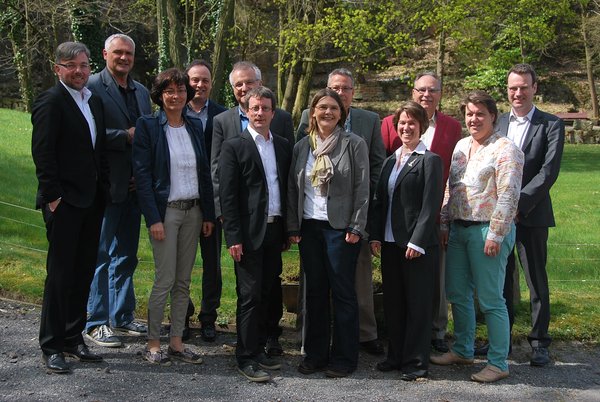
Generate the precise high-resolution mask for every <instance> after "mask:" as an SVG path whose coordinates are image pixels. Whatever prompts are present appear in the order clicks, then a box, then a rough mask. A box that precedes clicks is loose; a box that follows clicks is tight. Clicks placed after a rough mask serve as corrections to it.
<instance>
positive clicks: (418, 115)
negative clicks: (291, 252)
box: [32, 34, 564, 382]
mask: <svg viewBox="0 0 600 402" xmlns="http://www.w3.org/2000/svg"><path fill="white" fill-rule="evenodd" d="M103 54H104V58H105V60H106V68H105V69H104V70H102V71H101V72H100V73H98V74H94V75H93V76H91V77H90V64H89V50H88V49H87V48H86V47H85V45H83V44H81V43H77V42H65V43H63V44H61V45H60V46H59V47H58V48H57V51H56V60H55V63H54V71H55V73H56V74H57V76H58V78H59V80H60V82H59V83H58V84H57V85H56V86H55V87H53V88H51V89H49V90H48V91H46V92H44V93H42V94H41V95H40V96H39V97H38V99H37V100H36V102H35V105H34V108H33V113H32V122H33V138H32V154H33V158H34V162H35V165H36V174H37V176H38V180H39V188H38V196H37V203H36V204H37V207H38V208H41V209H42V211H43V216H44V220H45V222H46V228H47V237H48V241H49V251H48V261H47V278H46V283H45V289H44V302H43V308H42V320H41V325H40V346H41V348H42V352H43V354H42V356H43V360H44V363H45V365H46V368H47V370H49V371H51V372H56V373H65V372H70V370H71V369H70V366H69V365H68V364H67V362H66V360H65V356H69V357H73V358H76V359H79V360H81V361H87V362H97V361H101V360H102V358H101V357H100V356H98V355H96V354H94V353H92V352H91V351H90V350H89V349H88V347H87V346H86V344H85V342H84V336H85V337H86V338H87V339H89V340H91V341H92V342H94V343H96V344H98V345H101V346H106V347H118V346H120V345H121V341H120V339H119V338H118V336H117V334H116V332H121V333H129V334H137V335H146V336H147V347H146V350H145V353H144V358H145V359H146V360H147V361H149V362H151V363H154V364H159V365H169V364H171V361H172V360H173V359H175V360H179V361H183V362H186V363H191V364H199V363H201V362H202V356H201V355H200V354H199V353H198V352H197V351H196V350H194V349H193V348H192V347H191V346H187V345H185V344H184V341H185V340H186V339H187V338H188V337H189V319H190V317H191V316H192V315H193V314H194V310H195V307H194V305H193V303H192V300H191V298H190V280H191V272H192V268H193V264H194V261H195V257H196V252H197V248H198V244H200V249H201V254H202V259H203V281H202V282H203V284H202V301H201V306H200V315H199V316H198V318H199V321H200V323H201V337H202V339H203V340H204V341H207V342H211V341H214V340H215V337H216V331H215V325H214V323H215V320H216V314H217V313H216V311H217V308H218V307H219V300H220V293H221V287H222V283H221V261H220V250H221V241H222V238H223V237H224V240H225V243H226V248H227V250H228V252H229V254H230V256H231V258H232V259H233V261H234V267H235V268H234V269H235V275H236V293H237V309H236V328H237V343H236V352H235V356H236V361H237V367H238V371H239V372H240V374H241V375H243V376H244V377H245V378H247V379H249V380H251V381H256V382H262V381H268V380H269V379H270V378H271V375H270V373H269V371H270V370H277V369H279V368H280V367H281V362H280V361H279V360H278V358H277V356H279V355H281V354H282V353H283V348H282V347H281V344H280V343H279V337H280V335H281V328H280V326H279V321H280V319H281V317H282V314H283V310H282V297H281V279H280V274H281V271H282V257H281V254H282V252H283V251H285V250H287V249H288V248H289V247H290V245H291V244H297V245H298V248H299V251H300V262H301V267H302V280H303V286H304V287H305V292H304V300H303V302H304V303H305V316H304V317H303V325H304V329H303V334H304V336H303V350H304V354H305V355H304V358H303V360H302V361H301V363H300V364H299V366H298V371H299V372H300V373H302V374H305V375H310V374H313V373H316V372H320V371H324V373H325V375H326V376H327V377H345V376H348V375H350V374H351V373H352V372H353V371H354V370H356V368H357V365H358V357H359V350H360V349H363V350H364V351H366V352H368V353H372V354H378V355H381V354H384V347H383V345H382V344H381V342H380V341H379V340H378V337H377V325H376V321H375V316H374V307H373V296H372V265H371V259H372V256H375V257H381V270H382V279H383V293H384V314H385V324H386V337H387V339H388V347H387V356H386V358H385V360H383V361H382V362H380V363H378V364H377V369H378V370H380V371H393V370H398V371H400V372H401V377H400V378H401V379H403V380H406V381H414V380H416V379H418V378H423V377H426V376H427V375H428V370H429V363H430V362H431V363H434V364H442V365H446V364H472V363H473V358H474V355H475V353H476V352H477V351H478V350H476V348H475V345H474V334H475V306H474V293H475V292H476V294H477V299H478V302H479V307H480V309H481V311H482V313H483V314H484V316H485V319H486V324H487V326H488V336H489V347H487V348H486V350H485V351H484V352H485V353H486V354H487V358H488V364H487V365H486V366H485V367H484V369H483V370H481V371H480V372H478V373H476V374H473V375H472V376H471V378H472V379H473V380H474V381H480V382H493V381H497V380H499V379H502V378H505V377H507V376H508V365H507V356H508V354H509V351H510V343H511V336H510V333H511V328H512V323H513V322H514V317H513V315H514V314H513V309H512V273H513V272H514V269H515V258H514V255H513V254H514V252H513V249H514V248H515V244H516V250H517V254H518V257H519V259H520V261H521V265H522V266H523V268H524V271H525V274H526V275H525V276H526V278H527V284H528V286H529V288H530V293H531V305H532V324H533V329H532V331H531V333H530V335H529V337H528V339H529V341H530V343H531V346H532V356H531V364H532V365H537V366H543V365H546V364H547V363H548V362H549V355H548V346H549V344H550V341H551V338H550V337H549V335H548V324H549V317H550V309H549V291H548V281H547V276H546V270H545V264H546V254H547V253H546V240H547V237H548V227H550V226H553V225H554V221H553V218H552V208H551V202H550V197H549V189H550V187H551V186H552V184H553V183H554V181H555V180H556V178H557V176H558V171H559V169H560V159H561V154H562V147H563V143H564V127H563V125H562V122H561V121H560V119H558V118H556V117H555V116H552V115H550V114H547V113H543V112H541V111H539V110H537V109H536V108H535V106H534V105H533V99H534V95H535V93H536V90H537V77H536V75H535V72H534V70H533V68H532V67H531V66H529V65H526V64H519V65H516V66H514V67H513V68H512V69H511V70H510V71H509V73H508V75H507V79H508V85H507V87H508V98H509V101H510V103H511V106H512V109H511V112H510V113H505V114H503V115H500V114H499V112H498V110H497V107H496V103H495V101H494V99H493V98H492V97H490V96H489V95H488V94H486V93H485V92H482V91H474V92H472V93H470V94H469V95H468V96H467V97H466V98H465V99H464V101H463V102H462V103H461V114H462V115H463V116H464V118H465V125H466V128H467V131H468V133H469V135H468V136H467V137H466V138H462V133H461V131H462V129H461V124H460V123H459V122H458V121H456V120H455V119H453V118H451V117H449V116H446V115H444V114H443V113H441V112H440V111H439V110H437V109H438V105H439V103H440V99H441V95H442V93H441V81H440V79H439V78H438V77H437V76H436V75H435V74H433V73H430V72H426V73H422V74H419V75H417V77H416V79H415V82H414V87H413V90H412V94H413V96H412V100H411V101H408V102H405V103H403V104H402V105H401V106H400V107H399V108H398V109H397V110H396V112H395V113H394V114H393V115H391V116H388V117H386V118H385V119H383V121H382V122H380V120H379V117H378V116H377V114H375V113H373V112H369V111H366V110H363V109H359V108H356V107H353V106H352V100H353V95H354V79H353V77H352V74H351V72H350V71H348V70H347V69H344V68H340V69H336V70H333V71H332V72H331V73H330V74H329V76H328V82H327V87H326V88H323V89H321V90H319V91H317V92H316V94H315V95H314V96H313V98H312V101H311V102H310V107H309V108H308V109H307V110H305V111H304V112H303V114H302V119H301V122H300V125H299V127H298V129H297V131H296V135H295V136H294V129H293V124H292V119H291V115H290V114H289V113H287V112H285V111H283V110H281V109H279V108H277V107H276V99H275V95H274V94H273V92H272V91H271V90H270V89H268V88H266V87H264V86H262V77H261V72H260V70H259V69H258V67H256V65H254V64H253V63H250V62H247V61H242V62H238V63H236V64H235V65H234V66H233V68H232V71H231V73H230V75H229V81H230V84H231V86H232V89H233V93H234V96H235V98H236V101H237V102H238V105H237V106H235V107H233V108H231V109H229V110H227V109H225V108H224V107H222V106H220V105H218V104H216V103H214V102H211V101H209V99H208V98H209V95H210V90H211V71H210V70H211V69H210V65H209V64H208V63H206V62H205V61H202V60H197V61H194V62H192V63H191V64H190V65H189V66H188V68H187V69H186V71H182V70H179V69H176V68H171V69H168V70H165V71H163V72H161V73H159V74H158V75H157V76H156V78H155V79H154V82H153V85H152V88H151V90H150V91H148V90H147V89H145V88H144V87H143V86H142V85H141V84H140V83H138V82H137V81H134V80H133V79H132V78H131V77H130V72H131V69H132V67H133V60H134V54H135V44H134V42H133V40H132V39H131V38H130V37H129V36H127V35H123V34H115V35H112V36H110V37H109V38H108V39H107V40H106V42H105V48H104V51H103ZM88 78H89V81H88ZM150 99H151V100H152V101H153V102H154V103H155V104H156V105H157V107H158V111H156V112H155V113H153V114H152V113H151V106H150ZM461 138H462V139H461ZM386 157H387V158H386ZM142 214H143V215H144V218H145V222H146V225H147V227H148V232H149V237H150V243H151V245H152V250H153V255H154V266H155V279H154V284H153V287H152V292H151V294H150V298H149V300H148V322H147V327H146V326H145V325H143V324H141V323H139V322H136V321H135V320H134V317H133V311H134V309H135V295H134V292H133V282H132V277H133V273H134V271H135V267H136V265H137V258H136V252H137V246H138V241H139V226H140V221H141V215H142ZM223 235H224V236H223ZM94 268H95V269H94ZM169 297H170V321H171V325H170V329H169V342H168V346H167V349H166V351H164V350H163V349H162V348H161V345H160V334H161V326H162V322H163V319H164V312H165V307H166V304H167V300H168V298H169ZM447 302H450V303H451V305H452V312H453V319H454V336H455V342H454V343H453V344H452V347H451V348H449V347H448V344H447V341H446V326H447V321H448V305H447ZM86 307H87V308H86ZM113 330H114V332H113ZM432 349H433V350H435V351H437V352H441V353H443V354H434V355H432V354H431V350H432ZM479 349H481V348H479Z"/></svg>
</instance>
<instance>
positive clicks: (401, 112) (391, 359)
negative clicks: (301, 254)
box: [369, 102, 443, 381]
mask: <svg viewBox="0 0 600 402" xmlns="http://www.w3.org/2000/svg"><path fill="white" fill-rule="evenodd" d="M394 125H396V127H397V131H398V136H399V137H400V139H401V140H402V146H401V147H400V148H398V150H396V152H394V153H393V154H392V155H390V156H389V157H388V158H387V159H386V160H385V162H384V163H383V168H382V170H381V175H380V177H379V183H378V185H377V190H376V193H375V198H374V200H373V202H372V205H371V208H370V217H369V222H370V228H369V229H370V230H369V233H370V236H371V237H370V243H371V252H372V253H373V255H375V256H379V255H380V254H381V274H382V278H383V303H384V304H383V307H384V314H385V321H386V327H387V335H388V339H389V348H388V354H387V359H386V360H385V361H383V362H380V363H379V364H377V369H378V370H380V371H392V370H401V371H402V375H401V377H400V378H401V379H403V380H405V381H414V380H416V379H417V378H422V377H426V376H427V369H428V364H429V347H430V338H431V337H430V334H431V315H432V308H433V307H432V301H433V290H434V272H435V271H434V270H435V269H438V243H439V242H438V234H437V227H436V218H437V216H438V213H439V211H440V205H441V202H442V191H443V190H442V188H443V187H442V161H441V159H440V157H439V156H438V155H436V154H434V153H432V152H429V151H428V150H427V148H426V147H425V145H424V144H423V143H422V142H421V140H420V137H421V135H422V134H423V133H424V132H425V131H426V130H427V127H428V126H429V119H428V118H427V112H426V111H425V109H423V107H421V105H419V104H418V103H415V102H407V103H405V104H404V105H402V106H401V107H400V108H399V109H398V110H397V111H396V113H395V115H394Z"/></svg>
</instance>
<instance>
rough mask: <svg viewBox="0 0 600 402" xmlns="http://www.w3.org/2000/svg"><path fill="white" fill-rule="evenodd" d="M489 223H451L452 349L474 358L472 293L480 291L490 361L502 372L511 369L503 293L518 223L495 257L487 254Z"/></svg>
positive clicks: (448, 288)
mask: <svg viewBox="0 0 600 402" xmlns="http://www.w3.org/2000/svg"><path fill="white" fill-rule="evenodd" d="M488 228H489V225H488V224H483V225H474V226H469V227H463V226H460V225H458V224H452V226H451V228H450V236H449V238H448V249H447V253H446V295H447V297H448V301H449V302H450V303H452V316H453V317H454V336H455V338H456V342H455V343H454V345H453V346H452V351H453V352H454V353H456V354H457V355H459V356H461V357H464V358H467V359H471V358H473V354H474V350H473V342H474V338H475V306H474V305H473V293H474V290H475V289H476V290H477V298H478V300H479V308H480V309H481V312H482V313H483V314H484V316H485V323H486V325H487V328H488V338H489V343H490V348H489V351H488V355H487V358H488V363H489V364H491V365H492V366H495V367H497V368H499V369H500V370H502V371H506V370H507V369H508V364H507V362H506V358H507V356H508V348H509V343H510V330H509V322H508V312H507V310H506V301H505V300H504V296H502V293H503V289H504V276H505V273H506V260H507V259H508V255H509V253H510V252H511V251H512V248H513V246H514V244H515V226H514V225H512V227H511V230H510V232H509V233H508V234H507V235H506V236H505V237H504V241H503V242H502V244H501V245H500V252H499V253H498V255H496V256H495V257H488V256H487V255H485V254H484V252H483V248H484V244H485V240H486V236H487V232H488Z"/></svg>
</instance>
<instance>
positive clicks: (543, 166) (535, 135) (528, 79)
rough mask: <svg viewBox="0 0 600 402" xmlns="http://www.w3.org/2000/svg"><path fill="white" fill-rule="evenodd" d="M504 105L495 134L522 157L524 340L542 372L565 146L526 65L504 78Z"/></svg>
mask: <svg viewBox="0 0 600 402" xmlns="http://www.w3.org/2000/svg"><path fill="white" fill-rule="evenodd" d="M507 81H508V85H507V88H508V100H509V102H510V104H511V106H512V108H511V111H510V112H509V113H504V114H503V115H501V116H500V118H499V120H498V131H499V132H500V133H501V134H503V135H506V136H508V138H510V139H511V140H513V141H514V142H515V144H516V145H517V146H518V147H519V148H520V149H521V150H522V151H523V153H524V154H525V164H524V166H523V182H522V188H521V195H520V198H519V207H518V215H517V218H516V224H517V238H516V244H515V248H516V250H517V253H518V255H519V260H520V261H521V266H522V267H523V270H524V272H525V279H526V280H527V286H528V287H529V294H530V301H531V323H532V330H531V332H530V333H529V335H528V337H527V339H528V340H529V343H530V345H531V348H532V354H531V361H530V363H531V365H532V366H545V365H546V364H548V362H549V361H550V358H549V354H548V346H550V342H551V341H552V338H551V337H550V335H549V334H548V326H549V324H550V291H549V289H548V275H547V273H546V260H547V255H548V250H547V241H548V228H549V227H553V226H555V222H554V214H553V212H552V201H551V200H550V188H551V187H552V185H553V184H554V182H555V181H556V179H557V177H558V173H559V171H560V161H561V157H562V153H563V147H564V143H565V128H564V124H563V122H562V120H560V119H559V118H558V117H556V116H554V115H552V114H549V113H545V112H542V111H541V110H539V109H537V108H536V107H535V106H534V105H533V97H534V95H535V93H536V91H537V78H536V74H535V71H534V69H533V67H531V66H530V65H529V64H517V65H515V66H513V67H512V68H511V69H510V71H509V72H508V75H507ZM514 270H515V256H514V253H513V254H512V255H511V256H510V257H509V259H508V263H507V267H506V281H505V284H504V297H505V299H506V304H507V307H508V314H509V319H510V325H511V330H512V324H513V322H514V311H513V296H512V295H513V291H512V289H513V272H514Z"/></svg>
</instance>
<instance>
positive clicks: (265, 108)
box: [248, 106, 273, 113]
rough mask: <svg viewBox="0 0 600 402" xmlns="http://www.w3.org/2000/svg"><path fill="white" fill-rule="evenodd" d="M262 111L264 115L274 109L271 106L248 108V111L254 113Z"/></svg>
mask: <svg viewBox="0 0 600 402" xmlns="http://www.w3.org/2000/svg"><path fill="white" fill-rule="evenodd" d="M261 110H262V111H263V113H269V112H270V111H271V110H273V108H272V107H271V106H254V107H251V108H248V111H249V112H252V113H258V112H259V111H261Z"/></svg>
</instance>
